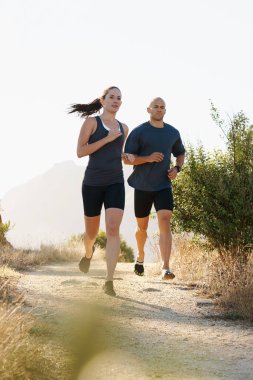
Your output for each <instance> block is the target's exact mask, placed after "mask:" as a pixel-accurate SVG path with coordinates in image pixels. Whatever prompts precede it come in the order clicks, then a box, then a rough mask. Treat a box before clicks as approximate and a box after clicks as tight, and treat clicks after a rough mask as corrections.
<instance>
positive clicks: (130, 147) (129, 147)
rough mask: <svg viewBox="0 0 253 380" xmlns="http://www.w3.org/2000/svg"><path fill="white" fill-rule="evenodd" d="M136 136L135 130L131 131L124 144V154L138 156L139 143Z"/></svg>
mask: <svg viewBox="0 0 253 380" xmlns="http://www.w3.org/2000/svg"><path fill="white" fill-rule="evenodd" d="M138 140H139V139H138V134H137V133H136V131H135V130H133V131H132V132H131V133H130V134H129V136H128V138H127V140H126V144H125V148H124V152H125V153H131V154H138V153H139V142H138Z"/></svg>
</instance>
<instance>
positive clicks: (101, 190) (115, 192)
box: [82, 183, 125, 216]
mask: <svg viewBox="0 0 253 380" xmlns="http://www.w3.org/2000/svg"><path fill="white" fill-rule="evenodd" d="M82 196H83V209H84V215H86V216H98V215H100V214H101V210H102V206H103V204H104V207H105V209H107V208H120V209H121V210H124V207H125V186H124V183H114V184H112V185H108V186H88V185H85V184H84V183H83V185H82Z"/></svg>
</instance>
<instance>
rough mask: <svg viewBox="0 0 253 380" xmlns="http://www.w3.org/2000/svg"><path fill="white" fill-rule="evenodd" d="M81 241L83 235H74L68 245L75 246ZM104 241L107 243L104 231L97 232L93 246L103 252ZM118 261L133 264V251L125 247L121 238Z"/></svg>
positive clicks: (124, 242)
mask: <svg viewBox="0 0 253 380" xmlns="http://www.w3.org/2000/svg"><path fill="white" fill-rule="evenodd" d="M82 240H83V234H79V235H74V236H72V237H71V238H70V240H69V244H71V245H76V244H77V243H80V242H81V241H82ZM106 241H107V238H106V233H105V232H104V231H99V233H98V235H97V237H96V240H95V243H94V245H95V247H98V248H100V249H101V250H105V247H106ZM119 261H120V262H126V263H132V262H134V251H133V249H132V248H131V247H130V246H128V245H127V243H126V241H125V240H124V239H122V237H121V238H120V254H119Z"/></svg>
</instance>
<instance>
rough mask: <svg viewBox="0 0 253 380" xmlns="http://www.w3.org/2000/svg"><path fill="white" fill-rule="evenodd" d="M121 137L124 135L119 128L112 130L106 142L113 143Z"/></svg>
mask: <svg viewBox="0 0 253 380" xmlns="http://www.w3.org/2000/svg"><path fill="white" fill-rule="evenodd" d="M121 135H122V133H121V131H120V129H119V127H115V128H112V129H110V131H109V133H108V135H107V136H106V140H107V142H111V141H114V140H116V139H117V138H118V137H119V136H121Z"/></svg>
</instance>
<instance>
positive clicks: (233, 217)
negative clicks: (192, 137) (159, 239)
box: [173, 106, 253, 262]
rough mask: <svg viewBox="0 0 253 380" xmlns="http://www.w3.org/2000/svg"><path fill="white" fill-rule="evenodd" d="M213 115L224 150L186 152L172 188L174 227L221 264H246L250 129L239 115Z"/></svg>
mask: <svg viewBox="0 0 253 380" xmlns="http://www.w3.org/2000/svg"><path fill="white" fill-rule="evenodd" d="M212 116H213V119H214V120H215V122H216V123H217V124H218V125H219V126H220V127H221V128H222V130H223V132H224V134H225V135H226V138H227V151H226V152H221V151H214V152H213V153H208V152H206V151H205V150H204V148H203V146H202V145H200V146H199V147H198V148H197V149H194V148H193V147H192V146H191V145H190V146H189V147H188V150H187V151H188V154H187V162H186V165H185V168H184V170H183V171H182V173H180V176H179V178H178V180H177V181H175V183H174V184H173V190H174V198H175V204H176V209H175V212H174V219H173V228H174V230H176V231H186V232H193V233H194V234H195V235H198V236H202V237H204V238H205V239H206V240H207V242H208V245H209V247H210V248H211V249H217V251H218V252H219V254H220V256H221V258H222V259H223V261H226V259H227V258H228V259H230V258H233V259H235V260H238V259H239V260H241V261H242V262H246V261H247V260H248V257H249V253H250V252H251V251H252V243H253V208H252V205H253V129H252V126H250V125H249V123H248V119H247V118H246V117H245V115H244V114H243V112H239V113H238V114H237V115H235V116H234V117H233V119H232V120H230V122H229V125H228V126H226V125H225V122H224V121H223V120H221V119H220V117H219V114H218V112H217V110H216V109H215V108H214V107H213V106H212Z"/></svg>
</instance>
